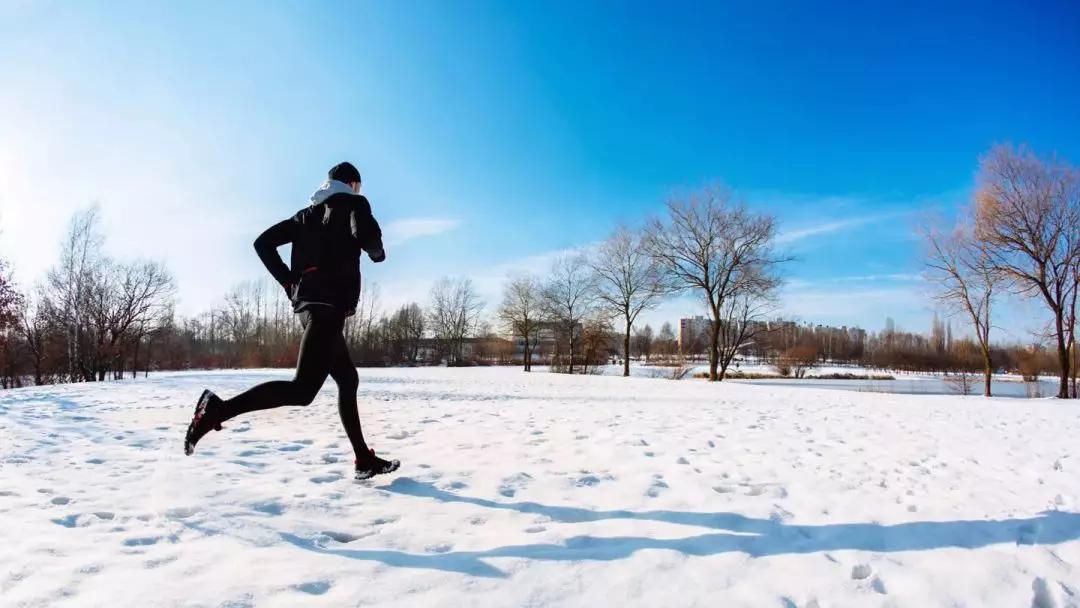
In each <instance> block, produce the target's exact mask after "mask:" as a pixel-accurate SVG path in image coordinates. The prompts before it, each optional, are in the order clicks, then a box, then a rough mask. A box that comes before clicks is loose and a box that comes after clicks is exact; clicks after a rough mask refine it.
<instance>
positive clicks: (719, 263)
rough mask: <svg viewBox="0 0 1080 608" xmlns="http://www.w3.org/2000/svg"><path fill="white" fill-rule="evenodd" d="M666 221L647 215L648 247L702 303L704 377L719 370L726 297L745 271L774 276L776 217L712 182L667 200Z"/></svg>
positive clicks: (742, 283)
mask: <svg viewBox="0 0 1080 608" xmlns="http://www.w3.org/2000/svg"><path fill="white" fill-rule="evenodd" d="M667 209H668V217H667V221H665V222H661V221H660V220H658V219H654V220H651V221H650V223H649V226H648V228H647V232H648V234H649V238H648V239H647V243H648V249H649V253H650V254H651V255H652V256H653V257H654V258H656V259H657V260H658V261H659V263H660V265H661V267H662V268H663V269H664V270H665V272H667V273H668V275H669V276H670V277H671V279H672V282H673V284H674V285H676V286H678V287H679V288H681V289H683V290H690V291H697V292H698V293H699V294H700V295H702V296H703V299H704V300H705V303H706V304H707V306H708V310H709V315H710V319H711V321H712V323H711V324H710V327H709V332H708V333H709V347H708V353H709V380H711V381H717V380H723V376H722V375H721V374H720V373H719V371H718V368H719V365H720V330H721V323H722V321H723V318H724V310H725V306H726V305H727V304H728V300H729V298H732V297H734V296H735V295H736V294H738V293H739V292H740V290H742V289H747V288H751V287H752V286H753V285H754V282H753V281H747V280H746V277H747V275H749V274H757V275H759V276H761V277H774V276H775V272H776V267H777V265H778V264H779V263H781V262H783V261H785V258H782V257H778V256H776V255H775V254H774V253H773V250H772V248H773V241H774V239H775V237H776V221H775V219H774V218H773V217H772V216H770V215H765V214H756V213H753V212H751V211H749V210H747V208H746V207H745V205H743V204H741V203H737V202H735V201H733V198H732V194H731V192H730V190H728V189H726V188H723V187H721V186H712V187H708V188H705V189H703V190H701V191H700V192H696V193H693V194H691V195H689V196H688V197H686V198H684V199H672V200H670V201H669V202H668V204H667Z"/></svg>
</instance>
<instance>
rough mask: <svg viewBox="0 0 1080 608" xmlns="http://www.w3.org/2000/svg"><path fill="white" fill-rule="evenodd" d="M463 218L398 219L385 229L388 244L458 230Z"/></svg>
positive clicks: (399, 243) (397, 243) (398, 243)
mask: <svg viewBox="0 0 1080 608" xmlns="http://www.w3.org/2000/svg"><path fill="white" fill-rule="evenodd" d="M460 225H461V220H457V219H449V218H434V217H417V218H407V219H403V220H396V221H393V222H390V223H389V224H387V225H386V228H385V229H384V230H383V233H384V237H385V238H384V240H385V241H386V244H387V245H401V244H402V243H405V242H406V241H411V240H413V239H416V238H420V237H424V236H435V235H439V234H444V233H447V232H450V231H452V230H456V229H457V227H458V226H460Z"/></svg>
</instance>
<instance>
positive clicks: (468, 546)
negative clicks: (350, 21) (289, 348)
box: [0, 369, 1080, 608]
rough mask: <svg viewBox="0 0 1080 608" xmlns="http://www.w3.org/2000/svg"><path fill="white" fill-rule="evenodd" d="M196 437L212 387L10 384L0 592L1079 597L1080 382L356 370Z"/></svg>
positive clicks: (908, 602) (682, 602)
mask: <svg viewBox="0 0 1080 608" xmlns="http://www.w3.org/2000/svg"><path fill="white" fill-rule="evenodd" d="M360 374H361V408H362V411H363V413H362V416H363V419H364V421H365V423H366V427H365V428H366V431H367V433H368V436H369V438H370V441H371V443H372V444H373V445H374V446H375V448H376V449H377V450H378V451H379V452H380V454H382V455H385V456H389V457H396V458H400V459H402V461H403V465H402V468H401V470H400V471H399V472H398V474H396V475H395V476H390V477H387V478H385V479H383V478H377V479H375V480H372V481H368V482H363V483H357V482H354V481H351V479H350V472H351V460H352V457H351V454H350V453H349V450H348V444H347V442H346V441H345V438H344V433H343V431H342V430H341V428H340V426H339V424H338V420H337V412H336V407H335V406H334V400H335V395H336V392H335V391H336V388H335V387H334V386H333V383H332V382H331V383H329V384H328V386H327V387H326V389H325V390H324V391H323V392H322V393H321V394H320V396H319V398H318V399H317V401H316V402H315V404H313V405H312V406H310V407H309V408H306V409H305V408H291V409H280V410H275V411H268V412H260V413H255V414H252V415H250V416H249V417H247V418H246V419H242V420H239V419H238V420H234V421H232V424H227V425H226V429H225V431H224V432H221V433H212V434H210V435H209V436H208V437H207V438H206V439H205V440H204V441H203V443H202V444H200V446H199V451H198V452H197V453H196V454H195V456H193V457H185V456H183V454H182V449H181V443H182V441H181V440H182V435H183V431H184V428H185V426H186V424H187V421H188V419H189V416H190V413H191V409H192V404H193V402H194V400H195V398H196V397H197V396H198V394H199V391H200V389H201V388H202V387H204V386H210V387H213V388H215V389H216V390H218V391H219V393H220V394H222V395H223V396H230V395H232V394H235V393H236V392H237V391H239V390H241V389H242V388H245V387H247V386H248V385H250V384H251V383H254V382H256V381H262V380H265V379H269V378H273V377H285V376H287V375H288V372H284V371H254V372H250V371H248V372H243V373H239V372H237V373H229V372H225V373H191V374H160V375H157V376H156V377H153V376H152V377H151V378H150V379H149V380H148V381H147V380H139V381H135V382H133V381H130V380H128V381H124V382H122V383H105V384H91V385H68V386H59V387H46V388H40V389H38V388H30V389H22V390H15V391H6V392H3V393H0V605H3V606H5V607H7V606H24V605H25V606H65V605H66V606H110V607H113V606H159V605H160V606H174V605H175V606H180V605H183V606H355V605H364V606H367V605H391V606H410V607H413V606H582V607H585V606H588V607H595V606H649V607H657V606H665V607H666V606H776V607H781V608H784V607H789V608H790V607H812V606H817V607H819V608H826V607H832V606H860V607H861V606H913V607H931V606H971V607H982V606H1009V607H1014V606H1024V607H1027V606H1036V607H1039V608H1046V607H1051V606H1052V607H1067V606H1080V513H1078V512H1080V448H1078V444H1080V404H1078V403H1075V402H1073V403H1065V402H1059V401H1054V400H1018V399H993V400H985V399H982V398H976V397H966V398H961V397H951V396H925V395H889V394H874V393H858V392H852V391H840V390H820V389H813V388H805V387H783V386H770V385H747V384H736V383H724V384H721V385H710V384H708V383H705V382H701V381H697V382H690V381H682V382H673V381H667V380H659V379H645V378H630V379H623V378H616V377H601V376H588V377H582V376H577V377H570V376H560V375H551V374H532V375H526V374H524V373H522V372H520V371H519V370H516V369H465V370H447V369H407V370H406V369H400V370H398V369H395V370H363V369H362V370H360Z"/></svg>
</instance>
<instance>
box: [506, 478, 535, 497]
mask: <svg viewBox="0 0 1080 608" xmlns="http://www.w3.org/2000/svg"><path fill="white" fill-rule="evenodd" d="M530 481H532V475H529V474H528V473H517V474H514V475H511V476H510V477H507V478H505V479H503V480H502V483H501V484H499V494H502V495H503V496H505V497H507V498H513V497H514V495H515V494H517V493H518V491H519V490H522V489H524V488H525V486H527V485H529V482H530Z"/></svg>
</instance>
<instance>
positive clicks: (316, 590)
mask: <svg viewBox="0 0 1080 608" xmlns="http://www.w3.org/2000/svg"><path fill="white" fill-rule="evenodd" d="M293 589H296V590H297V591H300V592H301V593H306V594H308V595H322V594H324V593H326V592H327V591H329V590H330V583H329V582H327V581H312V582H310V583H300V584H299V585H293Z"/></svg>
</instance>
